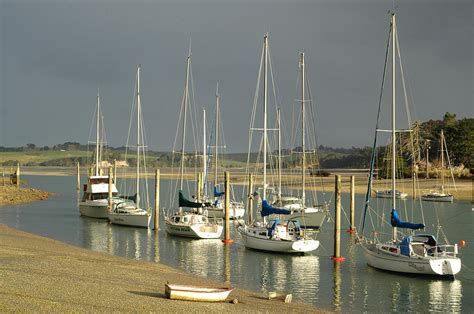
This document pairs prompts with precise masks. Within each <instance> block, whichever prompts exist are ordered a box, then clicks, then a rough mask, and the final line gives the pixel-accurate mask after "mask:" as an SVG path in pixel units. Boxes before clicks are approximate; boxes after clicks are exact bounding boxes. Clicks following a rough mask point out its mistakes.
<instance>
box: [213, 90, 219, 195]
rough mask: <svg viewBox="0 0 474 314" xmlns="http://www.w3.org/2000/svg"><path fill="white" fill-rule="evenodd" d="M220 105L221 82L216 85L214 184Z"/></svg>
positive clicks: (215, 179)
mask: <svg viewBox="0 0 474 314" xmlns="http://www.w3.org/2000/svg"><path fill="white" fill-rule="evenodd" d="M219 106H220V95H219V82H217V86H216V127H215V135H216V136H215V139H214V186H217V176H218V174H217V149H218V148H217V145H218V143H219Z"/></svg>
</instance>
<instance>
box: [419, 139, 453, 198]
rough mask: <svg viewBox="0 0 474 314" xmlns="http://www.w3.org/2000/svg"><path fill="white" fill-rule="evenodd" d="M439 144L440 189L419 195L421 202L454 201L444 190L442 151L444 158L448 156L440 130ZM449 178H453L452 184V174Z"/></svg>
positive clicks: (451, 195)
mask: <svg viewBox="0 0 474 314" xmlns="http://www.w3.org/2000/svg"><path fill="white" fill-rule="evenodd" d="M439 143H440V145H441V173H440V177H441V187H440V188H439V189H438V190H434V191H429V192H427V193H423V194H422V195H421V199H422V200H423V201H430V202H452V201H453V200H454V196H453V194H451V193H449V192H447V191H446V190H445V185H444V151H445V148H446V156H448V154H447V151H448V149H447V145H446V139H445V138H444V131H443V130H441V135H440V142H439ZM448 164H450V162H449V156H448ZM450 169H451V167H450ZM451 177H452V178H453V182H454V176H453V175H452V172H451ZM454 188H456V185H454Z"/></svg>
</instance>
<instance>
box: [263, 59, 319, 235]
mask: <svg viewBox="0 0 474 314" xmlns="http://www.w3.org/2000/svg"><path fill="white" fill-rule="evenodd" d="M299 61H300V62H299V67H300V75H301V183H300V184H301V198H299V197H295V196H290V195H282V194H281V156H279V175H278V177H279V191H278V196H277V199H276V200H275V201H274V202H273V203H272V206H276V207H282V208H286V209H288V210H290V211H291V214H290V215H288V219H296V220H298V221H299V222H300V224H301V227H303V228H306V229H319V227H320V226H321V225H322V224H323V222H324V219H325V218H326V216H327V214H328V210H327V205H326V204H314V205H311V206H308V205H307V204H306V203H307V200H306V166H307V165H306V136H305V133H306V125H305V123H306V102H307V100H306V99H305V96H306V92H305V84H306V68H305V56H304V52H300V60H299ZM280 119H281V117H280V114H278V152H279V153H278V154H279V155H280V151H281V135H280V130H281V121H280Z"/></svg>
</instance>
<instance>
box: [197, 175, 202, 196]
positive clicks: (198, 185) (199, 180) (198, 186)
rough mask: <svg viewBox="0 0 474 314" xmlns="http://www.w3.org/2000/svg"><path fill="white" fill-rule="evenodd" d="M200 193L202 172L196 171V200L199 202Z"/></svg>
mask: <svg viewBox="0 0 474 314" xmlns="http://www.w3.org/2000/svg"><path fill="white" fill-rule="evenodd" d="M201 195H202V172H198V173H197V177H196V200H197V201H198V202H201Z"/></svg>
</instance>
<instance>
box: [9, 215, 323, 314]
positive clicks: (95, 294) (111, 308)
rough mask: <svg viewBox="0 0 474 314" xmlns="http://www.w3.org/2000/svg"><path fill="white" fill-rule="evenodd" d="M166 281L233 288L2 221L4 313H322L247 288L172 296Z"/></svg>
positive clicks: (307, 306) (309, 307) (160, 265)
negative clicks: (208, 299)
mask: <svg viewBox="0 0 474 314" xmlns="http://www.w3.org/2000/svg"><path fill="white" fill-rule="evenodd" d="M166 281H170V282H173V283H180V284H196V285H210V286H214V287H222V286H229V284H226V283H219V282H215V281H211V280H209V279H206V278H201V277H197V276H193V275H189V274H186V273H183V272H180V271H178V270H175V269H172V268H171V267H168V266H165V265H162V264H159V263H153V262H145V261H137V260H129V259H126V258H123V257H118V256H111V255H107V254H104V253H98V252H93V251H89V250H86V249H82V248H79V247H75V246H72V245H68V244H65V243H62V242H59V241H55V240H51V239H48V238H44V237H40V236H37V235H33V234H29V233H25V232H22V231H19V230H16V229H13V228H10V227H8V226H6V225H1V224H0V282H1V284H0V312H8V311H21V312H66V311H67V312H78V311H79V312H160V313H162V312H174V313H176V312H179V313H184V312H193V313H195V312H211V313H224V312H240V313H248V312H297V313H303V312H305V313H306V312H319V311H318V310H317V309H316V308H314V307H312V306H310V305H306V304H298V303H290V304H285V303H283V302H282V301H276V300H272V301H269V300H266V299H264V298H263V297H262V295H260V294H258V293H255V292H250V291H246V290H242V289H234V291H233V292H232V293H231V294H230V296H229V298H228V300H229V301H230V300H232V299H234V298H237V299H238V300H239V303H238V304H232V303H229V302H226V303H201V302H187V301H177V300H169V299H167V298H166V297H165V291H164V284H165V283H166ZM295 297H297V296H293V300H294V298H295Z"/></svg>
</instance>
